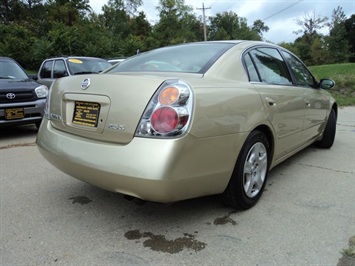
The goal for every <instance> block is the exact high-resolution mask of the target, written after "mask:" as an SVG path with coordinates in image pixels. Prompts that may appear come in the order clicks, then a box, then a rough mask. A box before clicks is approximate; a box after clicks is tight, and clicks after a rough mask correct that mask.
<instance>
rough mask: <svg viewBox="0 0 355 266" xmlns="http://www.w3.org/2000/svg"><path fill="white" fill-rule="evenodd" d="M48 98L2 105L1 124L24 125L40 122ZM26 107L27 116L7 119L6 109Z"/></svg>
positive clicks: (0, 111)
mask: <svg viewBox="0 0 355 266" xmlns="http://www.w3.org/2000/svg"><path fill="white" fill-rule="evenodd" d="M45 105H46V99H38V100H36V101H32V102H19V103H12V104H1V105H0V126H7V125H9V126H11V125H23V124H32V123H37V122H40V121H41V120H42V118H43V115H44V108H45ZM8 108H9V109H10V108H24V112H25V117H24V118H20V119H11V120H7V119H5V109H8Z"/></svg>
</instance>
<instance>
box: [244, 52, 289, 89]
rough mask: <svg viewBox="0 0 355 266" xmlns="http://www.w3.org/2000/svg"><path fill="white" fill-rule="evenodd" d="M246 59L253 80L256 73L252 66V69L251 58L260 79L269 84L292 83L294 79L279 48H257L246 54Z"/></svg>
mask: <svg viewBox="0 0 355 266" xmlns="http://www.w3.org/2000/svg"><path fill="white" fill-rule="evenodd" d="M248 56H250V58H248ZM244 60H245V62H246V65H247V68H248V71H249V77H250V80H251V81H255V73H254V70H253V69H252V68H251V70H250V67H249V64H250V60H251V61H252V62H253V65H254V67H255V68H256V71H257V73H258V75H259V77H258V79H259V81H261V82H265V83H269V84H280V85H292V79H291V76H290V74H289V72H288V69H287V66H286V63H285V61H284V60H283V59H282V57H281V54H280V53H279V52H278V50H277V49H274V48H256V49H254V50H251V51H250V52H249V53H248V55H245V57H244ZM248 62H249V63H248Z"/></svg>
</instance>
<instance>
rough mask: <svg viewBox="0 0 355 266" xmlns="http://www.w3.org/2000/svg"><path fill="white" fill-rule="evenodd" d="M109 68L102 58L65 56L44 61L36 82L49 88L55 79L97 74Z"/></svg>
mask: <svg viewBox="0 0 355 266" xmlns="http://www.w3.org/2000/svg"><path fill="white" fill-rule="evenodd" d="M109 67H111V64H110V63H109V62H108V61H107V60H106V59H102V58H96V57H82V56H65V57H54V58H49V59H46V60H44V61H43V62H42V64H41V66H40V68H39V71H38V82H39V83H41V84H45V85H47V86H48V87H50V86H51V84H52V83H53V81H54V80H56V79H57V78H62V77H67V76H72V75H82V74H97V73H100V72H102V71H103V70H105V69H107V68H109Z"/></svg>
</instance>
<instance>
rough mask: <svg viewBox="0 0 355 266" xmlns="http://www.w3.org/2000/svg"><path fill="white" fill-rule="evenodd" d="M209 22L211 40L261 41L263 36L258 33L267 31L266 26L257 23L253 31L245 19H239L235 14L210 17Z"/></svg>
mask: <svg viewBox="0 0 355 266" xmlns="http://www.w3.org/2000/svg"><path fill="white" fill-rule="evenodd" d="M209 20H210V24H209V27H208V32H209V33H208V39H209V40H238V39H239V40H257V41H261V36H260V35H259V34H258V33H259V32H261V31H264V30H266V29H267V28H266V27H265V25H264V24H261V23H260V22H257V21H256V24H254V29H251V28H249V27H248V25H247V20H246V19H245V18H243V17H239V16H238V15H237V14H235V13H233V12H224V13H222V14H220V13H218V14H216V16H215V17H210V18H209Z"/></svg>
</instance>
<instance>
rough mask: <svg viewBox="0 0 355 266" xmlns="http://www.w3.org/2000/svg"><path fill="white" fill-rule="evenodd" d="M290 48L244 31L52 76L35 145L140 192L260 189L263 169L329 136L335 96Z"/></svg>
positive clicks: (239, 202) (163, 197)
mask: <svg viewBox="0 0 355 266" xmlns="http://www.w3.org/2000/svg"><path fill="white" fill-rule="evenodd" d="M333 86H334V82H333V81H332V80H330V79H323V80H321V81H317V80H316V79H315V78H314V77H313V75H312V74H311V72H310V71H309V70H308V69H307V68H306V66H305V65H304V64H303V63H302V62H301V61H300V60H299V59H298V58H297V57H296V56H295V55H294V54H292V53H291V52H289V51H287V50H285V49H283V48H281V47H279V46H276V45H272V44H267V43H264V42H254V41H219V42H200V43H190V44H183V45H177V46H170V47H164V48H160V49H156V50H153V51H149V52H146V53H142V54H138V55H136V56H134V57H131V58H128V59H127V60H125V61H123V62H122V63H121V64H118V65H115V66H113V67H112V68H110V69H108V70H106V71H104V73H102V74H99V75H81V76H73V77H65V78H61V79H58V80H57V81H56V82H55V83H54V84H53V85H52V87H51V89H50V96H49V97H48V99H47V105H46V115H45V118H44V119H43V122H42V125H41V127H40V129H39V133H38V138H37V144H38V147H39V150H40V152H41V154H42V155H43V156H44V157H45V158H46V159H47V160H48V161H49V162H50V163H52V164H53V165H54V166H55V167H57V168H58V169H60V170H62V171H63V172H65V173H67V174H69V175H71V176H73V177H75V178H78V179H80V180H82V181H85V182H87V183H90V184H92V185H95V186H97V187H100V188H103V189H106V190H110V191H115V192H119V193H123V194H126V195H130V196H133V197H137V198H140V199H143V200H149V201H156V202H174V201H179V200H184V199H189V198H194V197H200V196H205V195H212V194H221V195H222V199H223V200H224V202H225V203H226V204H228V205H230V206H232V207H234V208H238V209H248V208H250V207H252V206H253V205H255V204H256V203H257V201H258V200H259V198H260V197H261V195H262V193H263V190H264V187H265V183H266V179H267V175H268V172H269V170H270V169H271V168H273V167H274V166H276V165H277V164H279V163H280V162H282V161H284V160H285V159H287V158H288V157H290V156H291V155H293V154H295V153H296V152H298V151H300V150H301V149H303V148H305V147H307V146H309V145H310V144H312V143H316V145H318V146H319V147H321V148H330V147H331V146H332V145H333V142H334V138H335V131H336V120H337V104H336V102H335V100H334V99H333V97H332V96H331V95H330V94H329V93H328V92H326V91H325V89H330V88H332V87H333Z"/></svg>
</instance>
